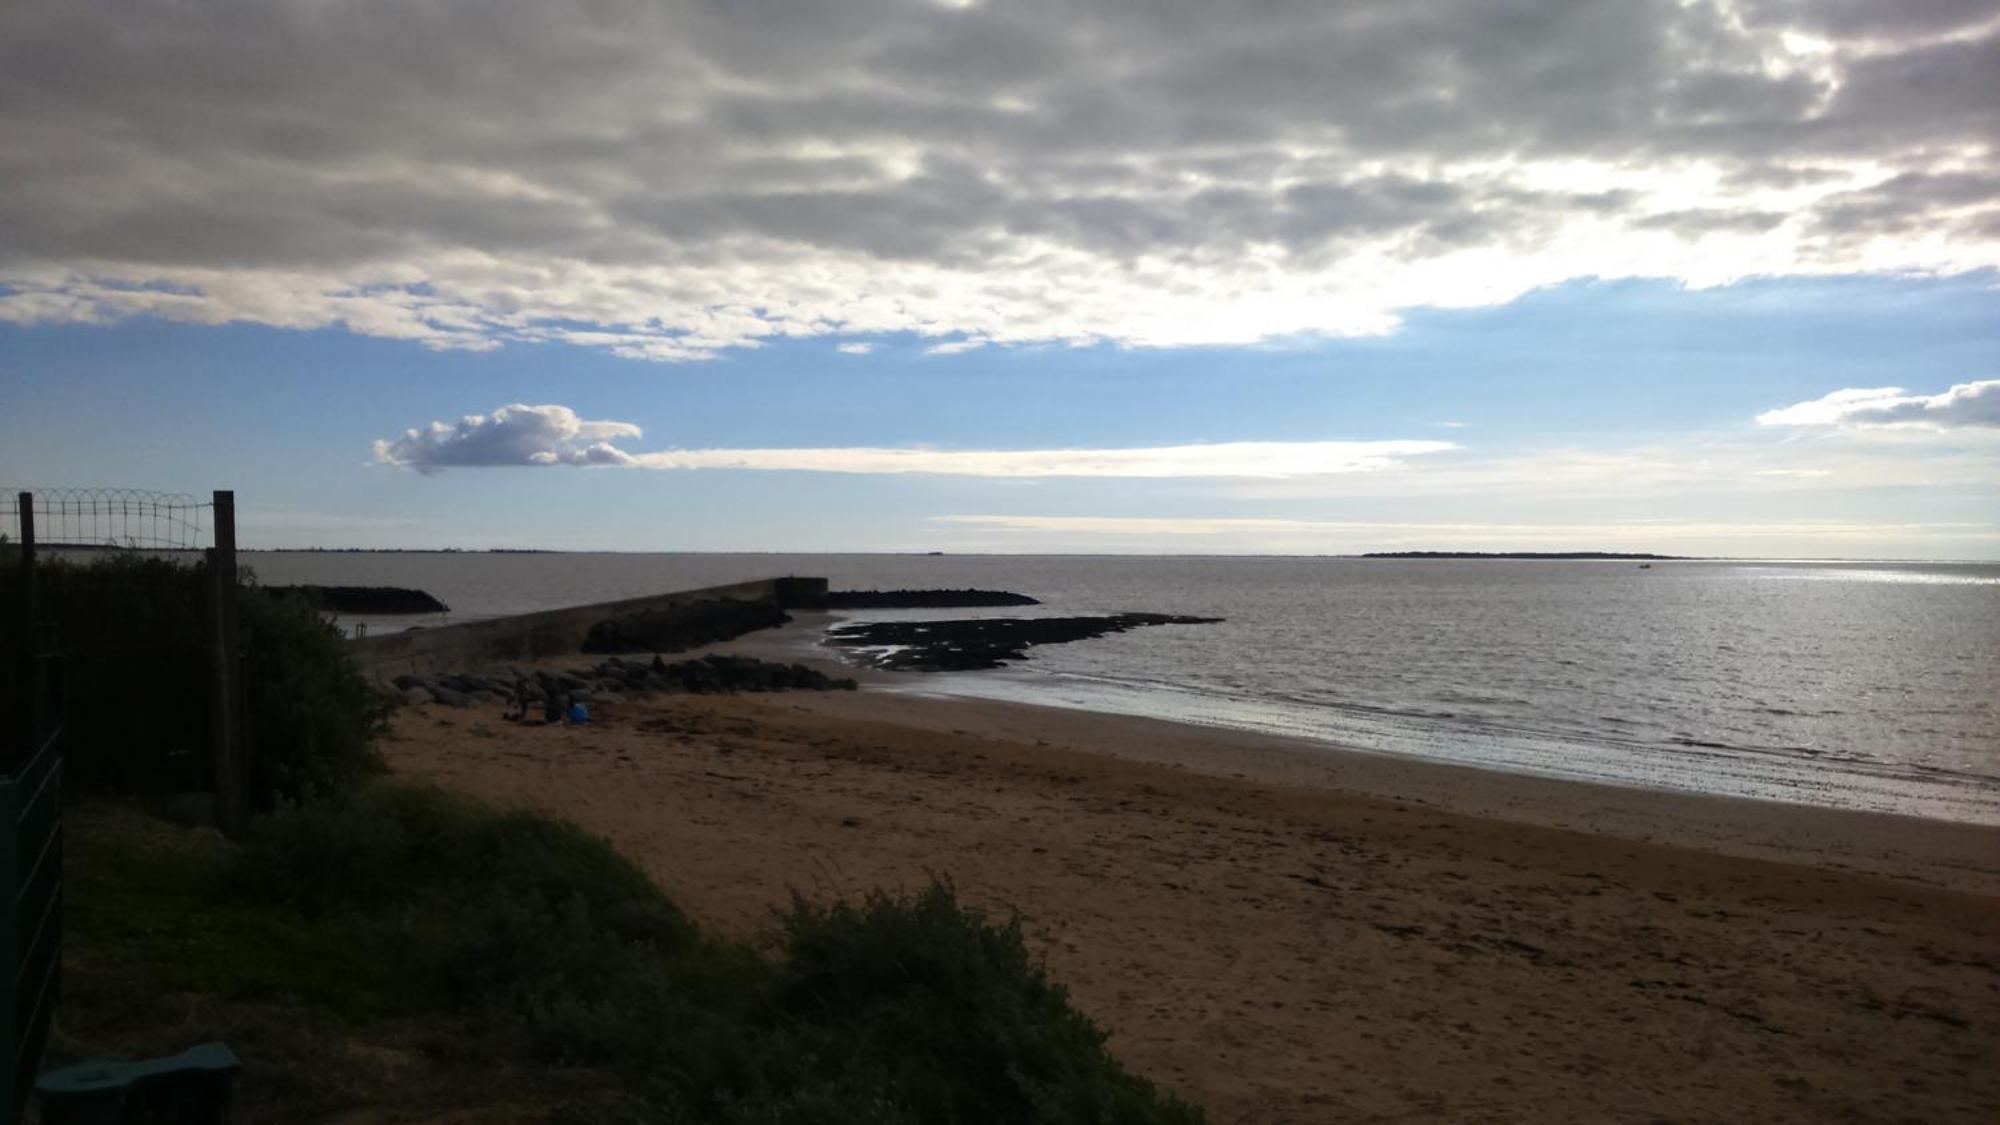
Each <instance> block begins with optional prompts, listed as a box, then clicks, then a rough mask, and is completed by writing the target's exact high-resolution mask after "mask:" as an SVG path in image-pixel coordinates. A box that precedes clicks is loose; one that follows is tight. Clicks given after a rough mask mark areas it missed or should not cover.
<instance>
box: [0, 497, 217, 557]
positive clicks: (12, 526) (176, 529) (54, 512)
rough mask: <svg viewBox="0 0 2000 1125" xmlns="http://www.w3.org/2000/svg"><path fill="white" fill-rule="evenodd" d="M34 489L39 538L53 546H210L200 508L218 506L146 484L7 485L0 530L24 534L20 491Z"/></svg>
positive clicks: (0, 500)
mask: <svg viewBox="0 0 2000 1125" xmlns="http://www.w3.org/2000/svg"><path fill="white" fill-rule="evenodd" d="M22 492H27V493H30V494H31V495H32V497H33V504H34V514H35V541H36V542H37V543H40V544H44V545H47V546H49V547H115V548H121V549H125V550H134V551H193V550H199V549H201V548H203V547H206V546H208V536H207V535H206V534H205V530H206V529H205V522H204V520H203V518H202V512H204V511H205V510H207V509H209V508H211V507H213V506H214V505H212V504H210V503H208V502H206V501H202V500H199V499H197V498H196V497H194V496H192V495H190V494H188V493H185V492H158V491H154V490H152V489H145V488H26V489H22V488H8V489H6V490H5V491H4V492H0V533H4V534H5V535H6V536H7V537H8V538H9V539H12V540H15V541H17V542H18V541H19V540H20V538H21V510H20V509H21V504H20V499H19V494H20V493H22Z"/></svg>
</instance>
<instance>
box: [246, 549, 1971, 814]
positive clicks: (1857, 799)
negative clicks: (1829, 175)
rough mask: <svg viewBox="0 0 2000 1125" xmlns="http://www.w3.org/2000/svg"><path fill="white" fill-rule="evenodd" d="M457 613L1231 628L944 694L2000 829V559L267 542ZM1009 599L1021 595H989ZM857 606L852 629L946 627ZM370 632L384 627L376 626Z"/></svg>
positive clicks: (950, 682)
mask: <svg viewBox="0 0 2000 1125" xmlns="http://www.w3.org/2000/svg"><path fill="white" fill-rule="evenodd" d="M247 561H248V563H249V564H250V565H251V566H252V567H253V568H254V569H255V570H256V571H257V573H258V574H259V575H260V577H261V578H262V579H263V580H264V581H266V582H274V583H275V582H292V581H315V582H329V583H332V582H341V583H354V584H395V585H411V586H418V587H422V588H424V589H427V590H430V591H431V592H432V593H434V594H437V595H438V596H439V597H440V598H442V599H443V600H444V601H445V602H447V603H448V604H450V605H451V606H452V607H453V611H454V612H453V614H452V615H451V618H450V619H453V620H458V619H470V618H474V617H481V616H492V615H496V614H504V613H516V612H524V611H527V610H532V609H542V608H550V607H554V606H561V605H574V604H579V603H583V602H591V601H601V600H607V599H611V598H619V597H630V596H637V595H640V594H647V593H654V592H659V591H662V590H670V589H676V588H681V587H687V586H698V585H708V584H713V583H720V582H727V581H735V580H740V579H744V578H752V577H763V576H768V575H775V574H812V575H824V576H826V577H828V578H830V579H832V580H833V582H834V584H835V586H836V588H869V587H879V588H892V587H924V588H935V587H966V586H979V587H987V588H998V589H1009V590H1018V591H1020V592H1022V593H1027V594H1032V595H1034V596H1036V597H1038V598H1041V599H1042V600H1043V601H1044V602H1045V603H1046V604H1045V605H1044V606H1042V607H1040V608H1039V610H1037V611H1036V612H1043V613H1063V614H1068V613H1096V612H1118V611H1127V610H1142V611H1157V612H1165V613H1187V614H1201V615H1212V616H1220V617H1224V618H1226V619H1227V620H1226V621H1225V622H1224V623H1222V624H1218V625H1199V626H1162V627H1157V628H1147V629H1138V630H1134V631H1132V632H1129V633H1124V634H1118V635H1113V636H1110V637H1105V638H1102V639H1099V640H1094V641H1086V642H1081V643H1077V644H1070V645H1056V646H1045V647H1041V648H1037V649H1034V650H1032V653H1031V659H1030V660H1028V661H1027V662H1025V663H1024V664H1021V665H1019V666H1017V667H1014V668H1010V669H1007V670H1003V671H999V672H979V673H956V674H932V675H918V674H912V676H911V678H910V680H909V681H908V686H907V687H905V688H903V689H901V690H916V691H925V692H937V693H945V694H959V695H970V696H980V697H987V698H1000V699H1016V700H1024V701H1030V702H1037V703H1044V704H1053V705H1057V706H1067V707H1077V708H1083V709H1088V710H1098V711H1110V712H1118V713H1130V714H1140V715H1153V716H1160V717H1166V718H1174V719H1179V720H1182V721H1187V722H1195V723H1205V724H1212V725H1217V726H1225V727H1238V728H1242V729H1249V730H1259V731H1268V732H1273V733H1281V734H1289V735H1297V736H1304V737H1307V738H1311V739H1316V740H1321V741H1324V742H1327V743H1333V744H1339V745H1342V746H1347V747H1353V748H1358V749H1362V750H1368V751H1373V752H1379V753H1388V754H1403V755H1413V756H1419V757H1427V758H1437V759H1444V760H1449V761H1456V762H1462V763H1466V764H1471V765H1477V766H1483V767H1488V768H1495V769H1504V770H1513V771H1520V772H1528V773H1537V774H1545V775H1551V776H1560V777H1574V778H1585V779H1590V780H1596V781H1605V782H1611V783H1617V784H1626V785H1638V786H1649V787H1655V788H1668V789H1681V790H1692V791H1697V792H1713V793H1724V794H1731V795H1737V796H1749V797H1759V798H1768V799H1775V800H1784V801H1793V802H1803V803H1810V804H1824V805H1833V806H1839V807H1848V808H1864V809H1874V810H1883V811H1895V812H1903V813H1909V814H1914V815H1920V816H1929V817H1940V818H1946V819H1954V820H1965V821H1974V822H1980V823H1991V824H2000V565H1994V564H1905V563H1828V562H1727V561H1702V562H1659V563H1655V564H1654V565H1653V566H1652V567H1651V568H1649V569H1640V568H1639V567H1638V566H1637V565H1636V564H1634V563H1629V562H1573V563H1572V562H1529V561H1520V562H1514V561H1503V560H1466V561H1451V560H1441V561H1428V560H1427V561H1405V560H1365V559H1306V558H1227V559H1223V558H1133V557H1081V556H908V555H902V556H891V555H612V554H606V555H588V554H584V555H575V554H561V555H553V554H551V555H489V554H368V553H355V554H303V553H300V554H294V553H283V552H279V553H268V554H266V553H259V554H253V555H250V556H249V557H248V559H247ZM987 612H1017V611H987ZM963 615H965V611H941V612H939V611H932V612H922V611H879V612H877V611H871V612H867V613H854V614H849V615H847V616H848V617H849V618H851V619H853V620H880V619H889V618H908V617H949V616H963ZM372 624H373V626H374V627H376V628H381V627H388V623H387V622H380V621H377V622H373V623H372Z"/></svg>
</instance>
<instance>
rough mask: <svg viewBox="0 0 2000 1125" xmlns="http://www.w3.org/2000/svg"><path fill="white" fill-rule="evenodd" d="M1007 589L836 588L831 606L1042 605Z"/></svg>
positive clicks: (830, 598)
mask: <svg viewBox="0 0 2000 1125" xmlns="http://www.w3.org/2000/svg"><path fill="white" fill-rule="evenodd" d="M1040 604H1042V603H1041V602H1039V601H1037V600H1035V599H1034V598H1031V597H1029V596H1028V595H1026V594H1016V593H1011V592H1009V591H1006V590H835V591H834V592H833V593H831V594H828V595H827V596H826V608H828V609H964V608H967V607H969V606H993V605H1040Z"/></svg>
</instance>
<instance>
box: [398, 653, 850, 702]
mask: <svg viewBox="0 0 2000 1125" xmlns="http://www.w3.org/2000/svg"><path fill="white" fill-rule="evenodd" d="M391 682H392V683H393V684H394V685H395V687H396V690H397V692H399V693H400V694H401V696H402V698H403V701H404V702H406V703H443V704H446V705H449V706H452V707H472V706H478V705H485V706H513V705H514V704H515V703H516V701H517V698H518V693H519V692H520V691H525V692H526V693H527V695H528V697H529V698H530V699H531V700H533V701H536V702H539V701H540V700H542V699H544V698H545V697H547V696H548V695H550V694H551V693H553V694H555V695H558V696H562V697H566V698H568V699H573V700H580V701H582V702H584V703H609V702H613V701H615V700H619V699H634V698H638V697H641V696H646V695H652V694H654V693H657V692H683V693H687V694H692V695H714V694H727V693H731V692H739V691H748V692H766V691H853V690H854V687H855V684H854V681H853V680H851V679H835V678H833V677H831V676H828V675H826V674H825V673H823V672H818V671H815V670H814V669H811V668H808V667H806V666H805V665H803V664H778V663H775V662H773V661H769V660H757V659H755V658H752V657H748V656H704V657H701V658H699V659H696V660H676V661H673V662H671V663H669V662H668V661H666V660H662V659H661V658H660V657H658V656H654V657H653V659H652V661H651V662H650V663H648V662H641V661H637V660H625V659H622V658H620V657H616V656H614V657H611V658H610V659H608V660H605V661H604V662H602V663H600V664H595V665H589V666H585V667H582V668H570V669H563V670H558V671H547V670H542V669H537V670H536V671H535V672H534V673H532V674H528V673H523V672H514V671H509V672H506V673H503V674H497V675H484V676H474V675H467V674H464V673H454V674H452V675H448V676H434V677H430V678H424V677H419V676H408V675H404V676H397V677H396V678H395V679H394V680H393V681H391Z"/></svg>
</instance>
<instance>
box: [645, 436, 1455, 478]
mask: <svg viewBox="0 0 2000 1125" xmlns="http://www.w3.org/2000/svg"><path fill="white" fill-rule="evenodd" d="M1454 448H1456V447H1455V446H1454V445H1452V443H1451V442H1448V441H1300V442H1277V441H1238V442H1218V443H1214V444H1208V445H1169V446H1157V447H1153V448H1145V449H1007V450H945V449H868V448H858V449H688V450H672V451H669V452H664V453H643V454H640V455H638V456H637V457H636V458H634V462H635V463H636V464H638V465H642V466H644V467H646V468H651V469H765V470H771V469H778V470H792V471H797V472H815V473H892V474H893V473H934V474H943V475H951V476H969V477H1141V478H1150V479H1167V478H1174V477H1266V478H1286V477H1303V476H1320V475H1325V474H1333V473H1369V472H1379V471H1381V470H1384V469H1394V468H1399V467H1401V466H1402V465H1403V463H1404V461H1405V459H1407V458H1411V457H1421V456H1423V455H1425V454H1430V453H1442V452H1445V451H1446V450H1450V449H1454Z"/></svg>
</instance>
